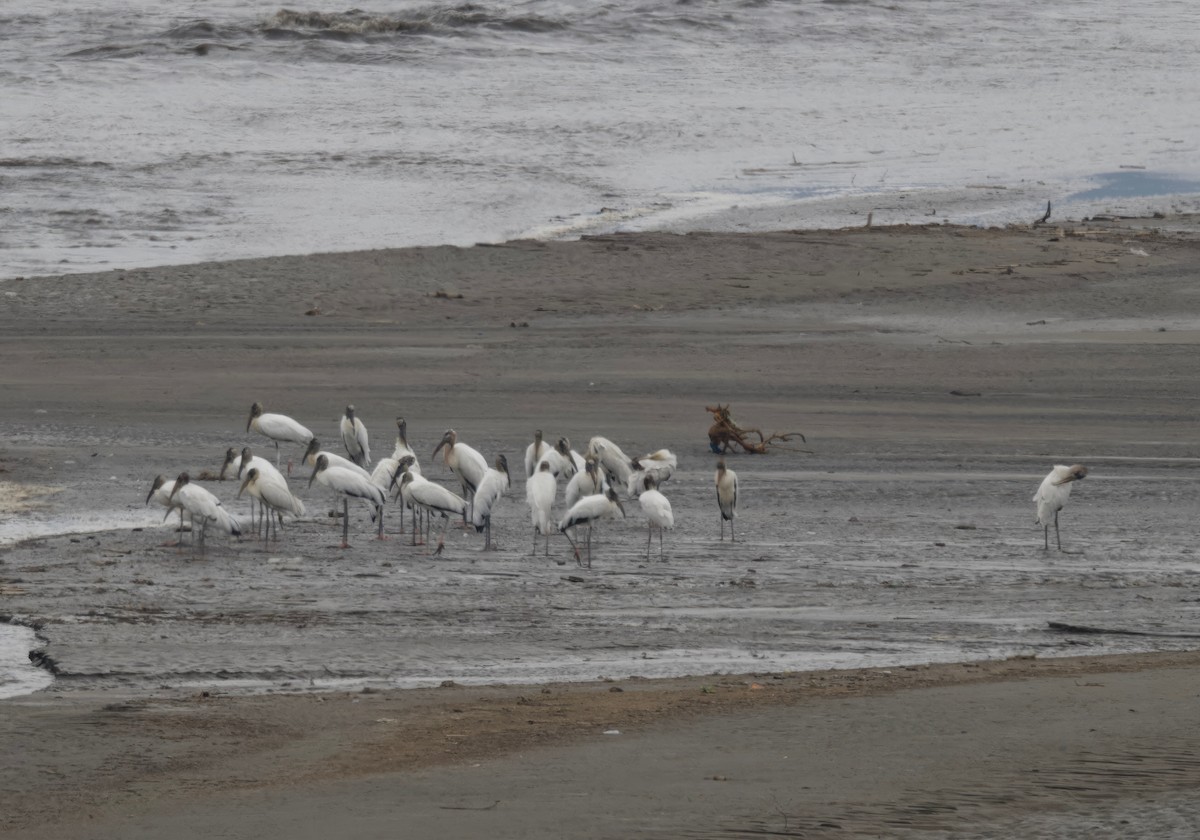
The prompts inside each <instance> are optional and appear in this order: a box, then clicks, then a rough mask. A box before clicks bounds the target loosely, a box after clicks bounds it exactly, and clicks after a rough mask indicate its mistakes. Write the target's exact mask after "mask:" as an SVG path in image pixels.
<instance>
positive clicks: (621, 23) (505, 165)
mask: <svg viewBox="0 0 1200 840" xmlns="http://www.w3.org/2000/svg"><path fill="white" fill-rule="evenodd" d="M1198 55H1200V8H1198V7H1197V6H1196V5H1195V4H1193V3H1190V2H1186V0H1149V2H1145V3H1140V4H1129V3H1121V2H1114V0H1063V2H1058V3H1053V4H1046V3H1038V2H1033V0H1014V2H1008V3H996V2H980V0H922V2H916V1H915V0H895V1H894V2H887V3H883V2H870V0H824V2H818V0H810V1H809V2H795V1H793V2H784V1H783V0H776V1H775V2H772V0H678V2H662V0H609V2H594V0H528V1H527V2H495V0H478V2H460V3H445V2H428V1H427V0H421V2H414V1H413V0H362V2H359V3H357V4H355V5H354V6H353V8H347V7H346V6H343V5H336V4H335V5H330V4H308V5H302V6H299V7H295V8H292V9H284V8H281V7H280V6H279V5H277V4H274V3H261V2H242V0H239V2H233V0H204V1H203V2H198V1H197V0H192V2H178V1H177V0H171V1H170V2H168V0H90V2H87V3H76V4H55V3H50V4H48V3H42V2H35V0H9V2H6V3H5V4H3V6H2V7H0V90H3V96H0V280H3V279H6V278H11V277H15V276H26V275H35V274H57V273H63V272H76V271H85V270H95V269H103V268H125V267H133V266H147V265H156V264H167V263H174V264H178V263H189V262H199V261H206V260H219V259H229V258H238V257H254V256H269V255H277V254H293V253H311V252H317V251H344V250H352V249H361V248H382V247H395V246H406V245H430V244H458V245H468V244H471V243H474V242H480V241H500V240H505V239H511V238H515V237H543V238H569V237H576V236H579V235H582V234H588V233H604V232H609V231H613V230H641V229H655V228H657V229H668V230H678V231H686V230H697V229H725V230H762V229H778V228H795V227H837V226H844V225H857V224H863V223H864V222H865V220H866V217H867V214H868V213H872V214H873V218H874V222H875V223H876V224H883V223H893V222H921V223H923V222H929V221H941V220H943V219H945V220H948V221H951V222H955V223H965V224H986V225H991V224H1003V223H1006V222H1010V221H1032V220H1033V219H1035V218H1038V217H1040V216H1041V214H1042V213H1043V212H1044V209H1045V206H1046V202H1047V201H1051V202H1053V205H1054V208H1055V210H1054V213H1055V216H1054V218H1055V219H1067V218H1079V217H1082V216H1084V215H1088V214H1097V213H1113V214H1147V213H1154V212H1164V213H1169V212H1172V211H1196V210H1198V209H1200V185H1198V184H1200V155H1198V154H1197V149H1198V145H1200V107H1198V106H1197V105H1196V97H1195V95H1194V82H1195V79H1196V73H1197V69H1198V67H1197V62H1198V60H1197V58H1196V57H1197V56H1198Z"/></svg>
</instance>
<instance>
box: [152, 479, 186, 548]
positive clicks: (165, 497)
mask: <svg viewBox="0 0 1200 840" xmlns="http://www.w3.org/2000/svg"><path fill="white" fill-rule="evenodd" d="M168 482H170V479H168V478H167V477H166V476H165V475H159V476H155V478H154V483H153V484H152V485H150V492H149V493H148V494H147V495H146V504H150V502H151V501H155V502H158V503H159V504H160V505H162V506H163V507H165V508H166V509H167V512H166V514H165V515H164V516H163V519H164V520H166V518H167V517H168V516H170V515H171V513H172V512H173V511H176V510H177V511H179V532H180V533H181V534H182V533H183V514H184V509H183V502H181V501H179V500H178V499H172V498H171V488H172V487H173V486H174V484H173V482H172V483H168ZM188 518H189V519H190V518H191V516H190V514H189V516H188ZM182 539H183V538H182V537H180V540H181V541H182ZM172 544H174V545H179V543H164V545H172Z"/></svg>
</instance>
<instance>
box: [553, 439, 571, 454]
mask: <svg viewBox="0 0 1200 840" xmlns="http://www.w3.org/2000/svg"><path fill="white" fill-rule="evenodd" d="M554 448H555V449H557V450H558V454H559V455H562V456H563V457H564V458H570V457H571V441H569V440H567V439H566V438H565V437H560V438H559V439H558V443H557V444H555V446H554Z"/></svg>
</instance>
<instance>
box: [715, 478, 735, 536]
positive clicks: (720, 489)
mask: <svg viewBox="0 0 1200 840" xmlns="http://www.w3.org/2000/svg"><path fill="white" fill-rule="evenodd" d="M713 483H714V484H716V485H717V507H718V508H720V510H721V539H722V540H723V539H725V521H726V520H728V521H729V540H730V542H736V540H737V537H736V536H735V535H734V531H733V520H734V519H736V518H737V503H738V477H737V473H735V472H734V471H733V470H731V469H729V468H728V467H726V466H725V459H724V458H722V459H721V460H719V461H717V474H716V476H714V478H713Z"/></svg>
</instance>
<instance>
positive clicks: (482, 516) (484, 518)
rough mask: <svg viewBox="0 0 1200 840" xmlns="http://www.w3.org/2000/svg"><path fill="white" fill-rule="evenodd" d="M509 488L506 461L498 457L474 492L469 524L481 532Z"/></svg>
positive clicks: (502, 457) (501, 456)
mask: <svg viewBox="0 0 1200 840" xmlns="http://www.w3.org/2000/svg"><path fill="white" fill-rule="evenodd" d="M509 486H510V481H509V478H508V461H507V460H506V459H505V457H504V456H503V455H500V456H498V457H497V458H496V466H495V467H491V468H489V469H488V470H487V472H485V473H484V474H483V478H482V479H480V481H479V487H478V488H476V490H475V500H474V503H473V504H472V505H471V524H472V525H474V526H475V528H476V530H483V528H484V526H485V525H487V524H488V521H489V520H490V519H491V516H492V511H493V510H494V509H495V507H496V505H497V504H499V503H500V499H502V498H503V497H504V494H505V493H506V492H508V488H509Z"/></svg>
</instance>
